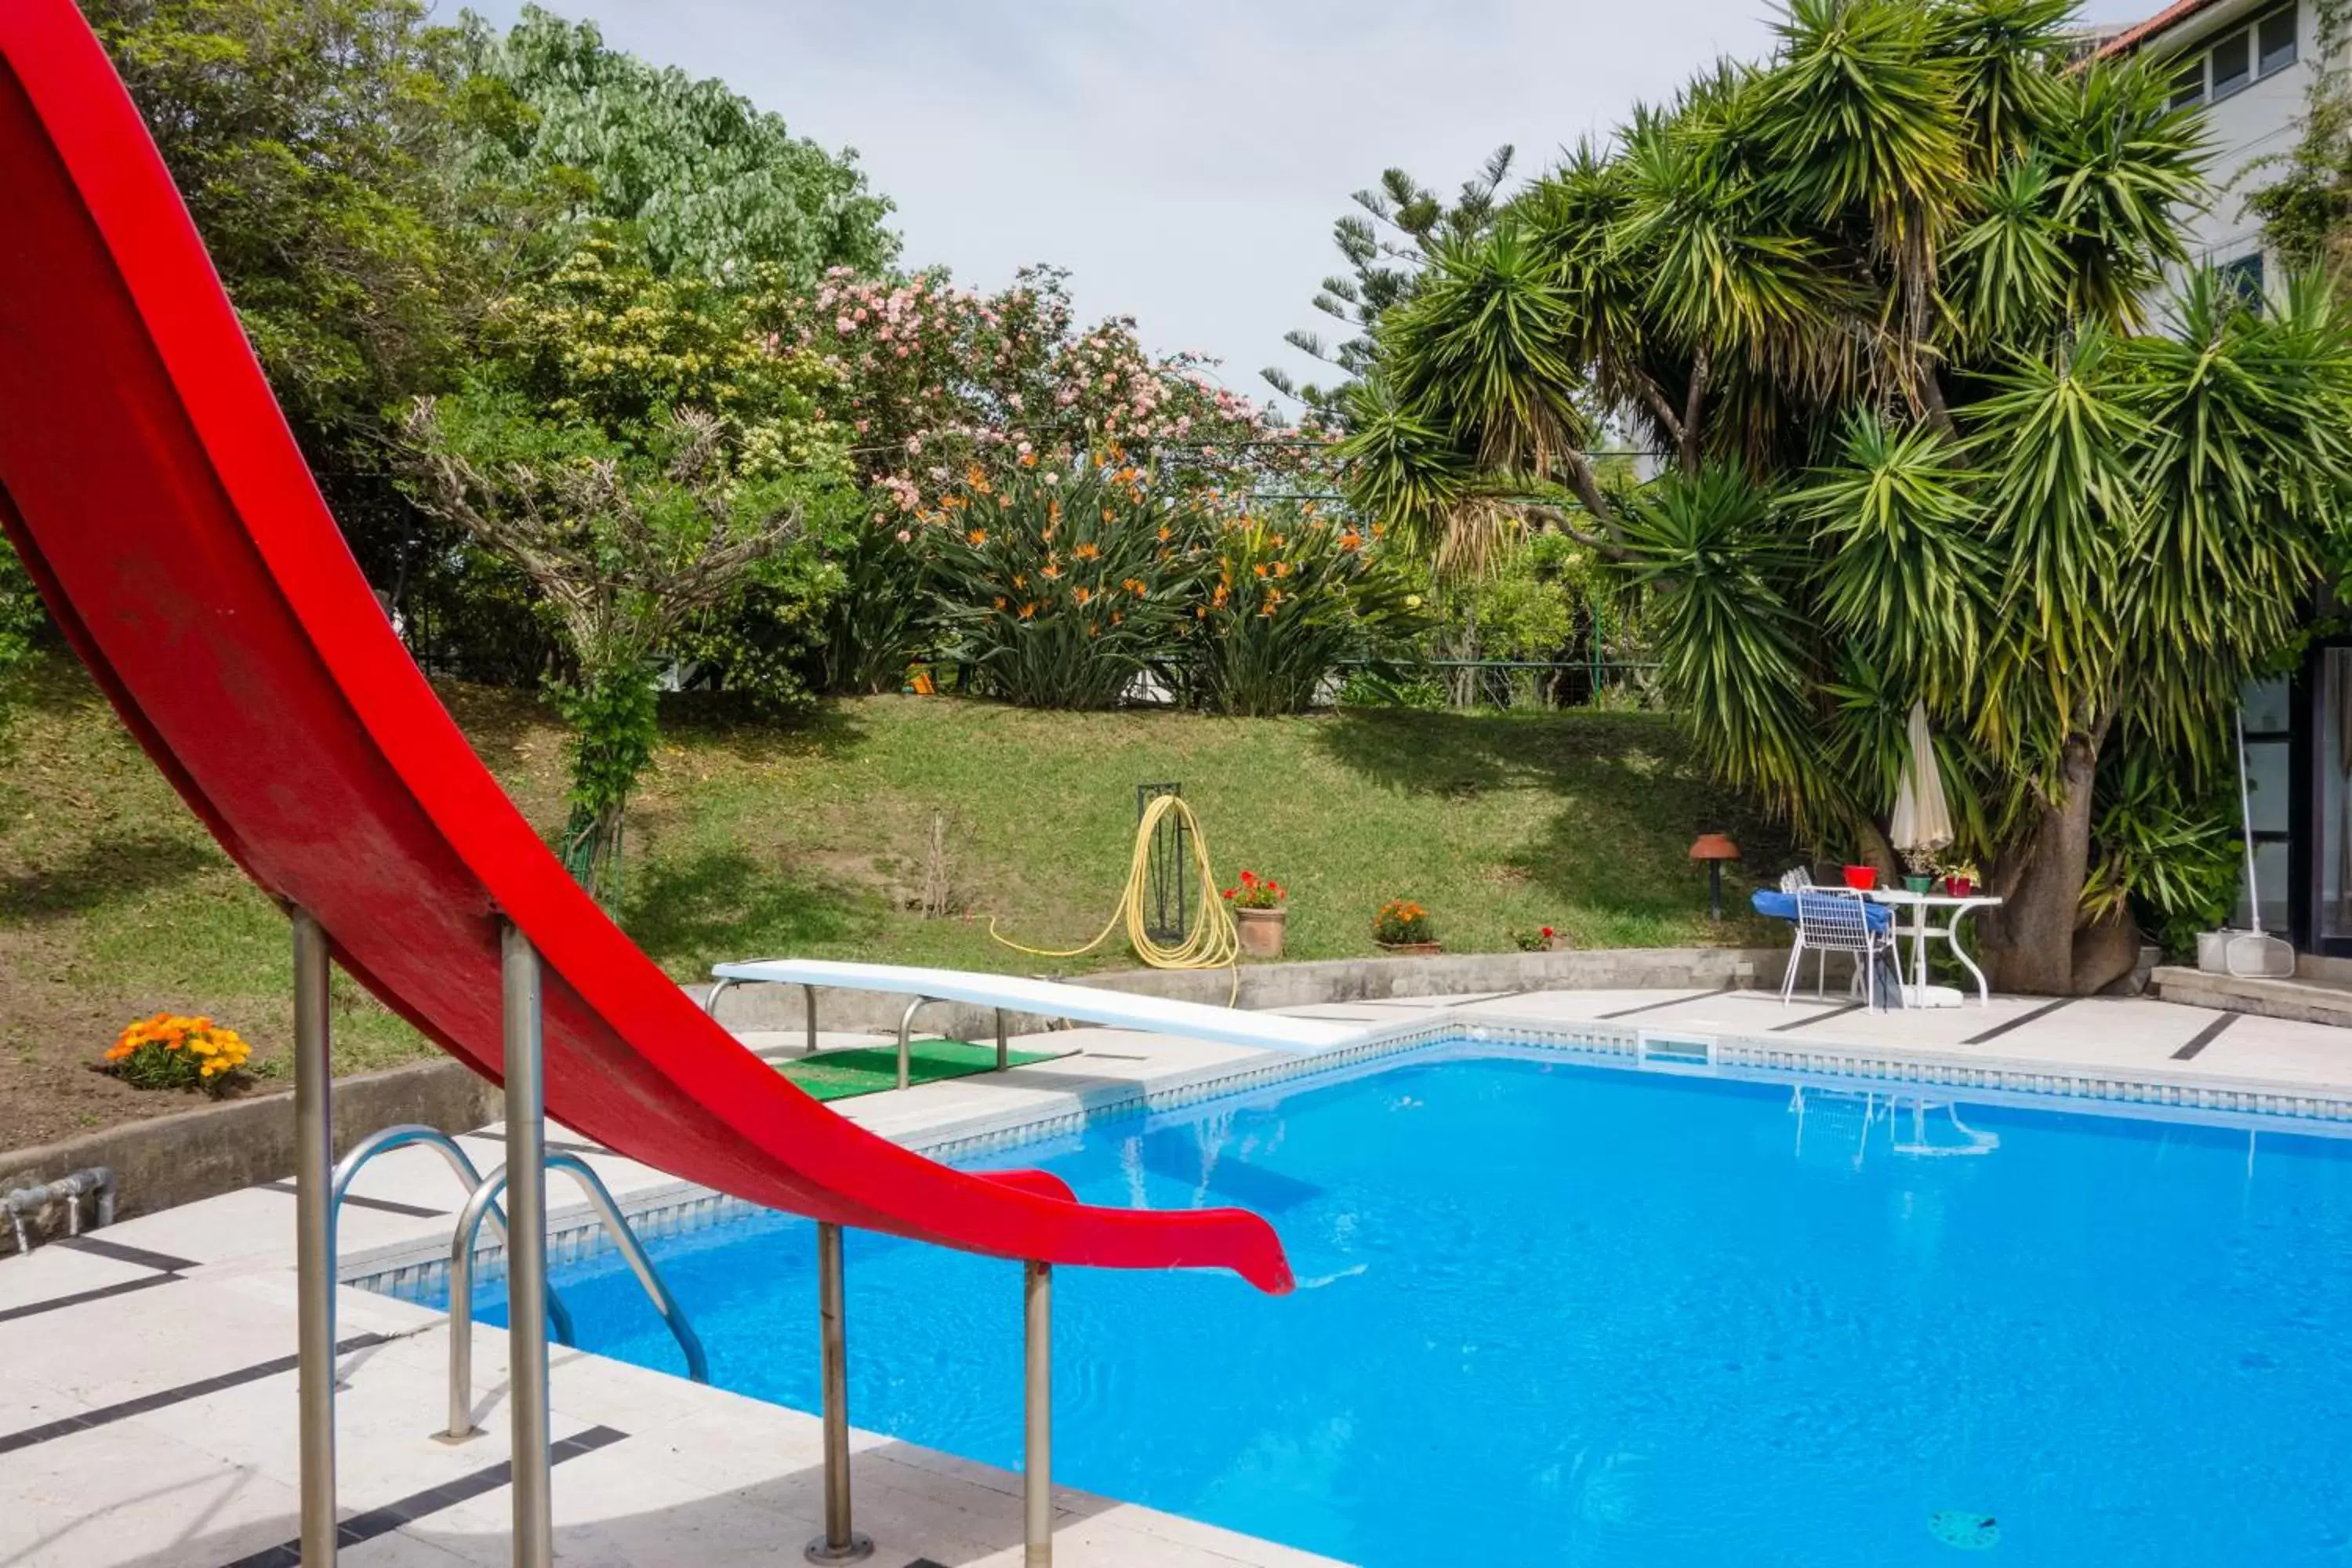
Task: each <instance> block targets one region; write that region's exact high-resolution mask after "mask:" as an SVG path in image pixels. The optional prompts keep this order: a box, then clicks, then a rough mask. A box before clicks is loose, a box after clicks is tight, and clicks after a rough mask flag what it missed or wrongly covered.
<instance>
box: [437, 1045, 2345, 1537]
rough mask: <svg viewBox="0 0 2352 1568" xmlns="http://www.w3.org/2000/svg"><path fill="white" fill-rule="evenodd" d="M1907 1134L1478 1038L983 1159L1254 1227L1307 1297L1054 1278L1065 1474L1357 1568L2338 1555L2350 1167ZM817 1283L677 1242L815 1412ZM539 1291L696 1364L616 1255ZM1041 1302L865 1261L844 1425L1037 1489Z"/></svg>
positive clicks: (878, 1245) (1186, 1281) (699, 1318)
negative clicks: (1034, 1330)
mask: <svg viewBox="0 0 2352 1568" xmlns="http://www.w3.org/2000/svg"><path fill="white" fill-rule="evenodd" d="M1887 1104H1888V1102H1887V1101H1886V1100H1885V1097H1884V1096H1881V1095H1872V1096H1869V1097H1864V1096H1862V1095H1858V1094H1856V1095H1846V1094H1839V1093H1832V1092H1828V1091H1824V1090H1822V1089H1807V1090H1805V1091H1803V1093H1802V1096H1801V1100H1800V1099H1799V1097H1797V1096H1796V1095H1794V1094H1793V1093H1792V1090H1791V1089H1790V1087H1789V1086H1788V1085H1785V1084H1781V1085H1770V1084H1763V1083H1748V1082H1735V1081H1729V1080H1725V1079H1700V1078H1685V1077H1676V1076H1671V1075H1664V1074H1658V1073H1633V1072H1629V1071H1622V1070H1613V1069H1608V1068H1596V1067H1592V1066H1589V1065H1583V1064H1580V1063H1578V1062H1576V1061H1574V1060H1572V1059H1569V1058H1563V1057H1561V1056H1559V1055H1558V1054H1538V1053H1531V1052H1530V1053H1521V1054H1513V1053H1511V1052H1509V1051H1508V1050H1507V1049H1497V1048H1494V1047H1471V1046H1457V1047H1439V1048H1437V1049H1435V1050H1433V1051H1432V1052H1429V1053H1425V1054H1422V1055H1417V1056H1414V1057H1412V1058H1402V1059H1401V1060H1400V1061H1398V1062H1397V1063H1396V1064H1395V1065H1391V1066H1388V1067H1386V1068H1384V1069H1382V1070H1378V1071H1367V1072H1361V1073H1359V1074H1356V1075H1354V1076H1351V1077H1344V1078H1337V1079H1318V1080H1315V1081H1313V1082H1311V1083H1307V1084H1303V1085H1293V1086H1289V1087H1286V1088H1283V1089H1275V1090H1270V1091H1266V1092H1264V1093H1260V1094H1255V1095H1252V1096H1247V1097H1240V1098H1236V1099H1233V1100H1222V1101H1217V1102H1213V1103H1211V1104H1207V1105H1203V1106H1200V1107H1195V1108H1193V1109H1191V1110H1186V1111H1182V1112H1179V1113H1176V1114H1172V1115H1169V1116H1164V1117H1159V1118H1154V1119H1152V1120H1150V1121H1143V1120H1130V1121H1112V1122H1109V1123H1107V1124H1105V1125H1103V1126H1101V1127H1098V1128H1097V1129H1095V1130H1093V1131H1088V1132H1087V1133H1086V1134H1085V1135H1083V1136H1082V1137H1078V1138H1074V1139H1068V1140H1064V1141H1059V1142H1052V1143H1047V1144H1042V1145H1038V1146H1036V1147H1035V1148H1034V1149H1031V1150H1024V1151H1022V1152H1019V1153H1017V1154H1015V1155H1012V1156H1002V1155H1000V1156H997V1157H995V1158H994V1159H993V1160H992V1162H991V1163H994V1164H1000V1165H1002V1164H1006V1163H1033V1164H1040V1165H1043V1166H1045V1167H1046V1168H1048V1169H1051V1170H1053V1171H1055V1172H1057V1173H1060V1174H1061V1175H1062V1176H1064V1177H1065V1178H1066V1179H1067V1180H1068V1181H1069V1182H1070V1184H1071V1185H1072V1186H1074V1187H1075V1188H1076V1190H1077V1192H1078V1194H1079V1195H1080V1196H1082V1197H1084V1198H1087V1199H1089V1200H1092V1201H1094V1202H1097V1203H1108V1204H1136V1205H1150V1206H1153V1207H1161V1208H1178V1207H1184V1206H1187V1205H1222V1204H1234V1205H1246V1206H1249V1207H1252V1208H1255V1209H1257V1210H1259V1211H1260V1212H1262V1213H1264V1214H1265V1215H1267V1216H1268V1217H1269V1218H1271V1219H1272V1220H1273V1221H1274V1223H1275V1224H1276V1226H1277V1227H1278V1228H1279V1229H1280V1230H1281V1232H1282V1235H1283V1237H1284V1239H1285V1241H1286V1244H1287V1245H1288V1247H1289V1248H1290V1251H1291V1256H1292V1259H1293V1262H1294V1264H1295V1266H1296V1268H1297V1272H1298V1275H1299V1278H1300V1280H1301V1283H1302V1289H1300V1290H1299V1291H1298V1292H1297V1294H1296V1295H1294V1296H1291V1297H1288V1298H1269V1297H1265V1296H1261V1295H1259V1294H1257V1293H1256V1292H1255V1291H1253V1290H1252V1289H1249V1288H1248V1287H1247V1286H1245V1285H1244V1284H1242V1283H1240V1282H1239V1281H1237V1280H1235V1279H1230V1278H1226V1277H1222V1276H1215V1275H1199V1274H1150V1275H1137V1274H1120V1273H1111V1272H1104V1271H1094V1270H1085V1269H1066V1270H1063V1271H1061V1272H1060V1274H1059V1275H1058V1277H1057V1279H1056V1284H1055V1352H1056V1353H1055V1377H1056V1385H1055V1450H1056V1452H1055V1459H1056V1477H1055V1479H1057V1480H1061V1481H1065V1482H1066V1483H1068V1484H1070V1485H1074V1486H1079V1487H1084V1488H1087V1489H1092V1490H1096V1491H1099V1492H1105V1493H1108V1494H1110V1495H1111V1496H1114V1497H1119V1498H1127V1499H1132V1500H1137V1501H1139V1502H1143V1503H1148V1504H1150V1505H1152V1506H1154V1507H1157V1508H1161V1509H1165V1510H1171V1511H1173V1512H1176V1513H1180V1514H1186V1515H1190V1516H1192V1517H1193V1518H1197V1519H1202V1520H1207V1521H1213V1522H1215V1523H1218V1524H1223V1525H1227V1526H1231V1527H1233V1528H1234V1529H1237V1530H1242V1531H1248V1532H1250V1533H1252V1534H1255V1535H1262V1536H1266V1537H1269V1538H1272V1539H1274V1540H1276V1541H1281V1542H1289V1543H1291V1544H1294V1545H1297V1546H1300V1547H1305V1548H1307V1549H1310V1550H1313V1551H1318V1552H1328V1553H1330V1554H1332V1555H1334V1556H1338V1557H1342V1558H1347V1559H1349V1560H1352V1561H1356V1562H1360V1563H1368V1564H1373V1565H1375V1568H1379V1565H1385V1564H1391V1563H1395V1564H1402V1563H1426V1562H1430V1561H1442V1560H1445V1559H1447V1558H1450V1557H1453V1556H1454V1555H1455V1552H1456V1549H1457V1548H1458V1547H1461V1546H1465V1545H1475V1548H1476V1550H1477V1551H1478V1552H1479V1553H1480V1554H1481V1556H1482V1558H1483V1559H1484V1560H1487V1561H1498V1562H1514V1561H1516V1562H1524V1563H1576V1564H1588V1565H1596V1568H1601V1565H1607V1568H1615V1565H1624V1568H1635V1565H1639V1568H1685V1565H1697V1564H1706V1565H1708V1568H1717V1565H1722V1564H1787V1565H1791V1568H1795V1565H1804V1568H1814V1565H1843V1564H1853V1565H1856V1568H1862V1565H1868V1568H1906V1565H1912V1564H1918V1565H1932V1564H1952V1565H1954V1568H1958V1564H1960V1563H1964V1562H1968V1561H1982V1562H1984V1563H1987V1564H1988V1565H1989V1568H1994V1565H1998V1564H2002V1563H2008V1564H2017V1565H2023V1564H2066V1565H2068V1568H2084V1565H2104V1564H2122V1563H2129V1564H2134V1565H2136V1568H2158V1565H2167V1564H2195V1565H2198V1568H2215V1565H2221V1564H2263V1565H2265V1568H2293V1565H2296V1564H2315V1565H2316V1564H2343V1563H2352V1377H2347V1365H2352V1359H2348V1358H2352V1145H2347V1144H2346V1143H2344V1142H2336V1141H2334V1140H2327V1139H2320V1138H2313V1137H2298V1136H2292V1135H2289V1134H2286V1133H2284V1132H2273V1131H2260V1132H2258V1133H2250V1132H2249V1131H2246V1130H2245V1129H2243V1128H2242V1127H2240V1128H2224V1127H2214V1126H2194V1125H2188V1124H2184V1123H2180V1122H2162V1121H2132V1120H2124V1119H2120V1118H2111V1117H2103V1116H2092V1115H2084V1114H2078V1113H2072V1112H2063V1111H2051V1110H2028V1109H2019V1108H2011V1107H2003V1106H1992V1105H1983V1106H1963V1107H1961V1108H1959V1110H1958V1112H1957V1115H1955V1113H1954V1111H1953V1110H1951V1109H1950V1108H1949V1107H1948V1106H1946V1107H1938V1108H1932V1109H1929V1110H1926V1111H1924V1112H1923V1113H1920V1114H1918V1115H1917V1116H1916V1117H1915V1115H1914V1110H1913V1104H1912V1102H1911V1101H1910V1100H1908V1099H1907V1098H1906V1100H1904V1101H1902V1102H1901V1103H1900V1104H1899V1105H1898V1106H1897V1108H1896V1110H1895V1114H1893V1115H1892V1116H1889V1115H1888V1114H1887ZM656 1257H657V1258H658V1260H659V1262H660V1264H661V1267H662V1268H663V1269H664V1270H665V1271H666V1273H667V1276H668V1278H669V1279H670V1281H671V1282H672V1284H673V1286H674V1287H675V1289H677V1292H678V1294H679V1295H680V1296H681V1298H682V1299H683V1300H684V1301H685V1303H686V1305H687V1308H688V1310H689V1311H690V1312H691V1313H692V1315H693V1318H694V1321H695V1322H696V1323H697V1325H698V1327H699V1328H700V1330H701V1332H702V1336H703V1338H704V1340H705V1342H707V1344H708V1345H709V1352H710V1358H711V1363H712V1368H713V1373H714V1377H715V1380H716V1381H717V1382H719V1383H720V1384H724V1385H726V1386H728V1387H730V1388H734V1389H737V1390H740V1391H741V1392H743V1393H747V1394H755V1395H757V1396H760V1397H761V1398H766V1399H772V1400H776V1401H779V1402H782V1403H783V1404H786V1405H794V1406H798V1407H800V1408H803V1409H814V1408H815V1406H816V1396H817V1387H816V1373H817V1363H816V1332H817V1323H816V1312H815V1283H814V1239H813V1236H812V1234H811V1230H810V1227H809V1226H807V1225H806V1224H804V1223H801V1222H796V1221H786V1220H782V1219H772V1218H760V1219H755V1220H750V1221H745V1222H742V1223H739V1224H731V1225H728V1226H721V1227H719V1228H717V1229H713V1230H710V1231H706V1232H703V1233H700V1234H698V1235H694V1236H689V1237H677V1238H672V1239H668V1240H666V1241H663V1242H661V1243H658V1244H657V1245H656ZM558 1283H559V1285H560V1286H561V1287H562V1289H563V1291H564V1293H565V1295H566V1297H567V1299H568V1300H569V1301H570V1302H571V1304H572V1310H573V1312H574V1313H575V1314H576V1315H577V1317H578V1320H579V1323H580V1327H581V1331H582V1335H583V1342H585V1343H586V1344H588V1345H589V1346H590V1348H593V1349H596V1350H600V1351H603V1352H605V1353H607V1354H611V1355H615V1356H619V1357H622V1358H624V1359H626V1360H629V1361H634V1362H639V1363H644V1364H646V1365H650V1366H656V1367H666V1368H671V1369H676V1368H677V1367H679V1366H680V1364H681V1363H680V1360H679V1357H678V1355H677V1351H676V1349H675V1348H674V1347H673V1346H672V1344H671V1343H670V1342H669V1340H668V1339H667V1336H666V1335H665V1334H664V1333H663V1332H662V1331H661V1330H660V1329H659V1327H658V1326H657V1325H656V1322H655V1321H654V1319H653V1316H652V1313H651V1311H650V1310H649V1309H648V1308H647V1307H646V1303H645V1300H644V1299H643V1297H642V1296H641V1295H640V1294H639V1293H638V1291H637V1288H636V1285H635V1281H634V1280H633V1279H631V1278H630V1276H629V1275H628V1273H627V1271H626V1270H625V1268H623V1267H622V1266H621V1265H620V1264H619V1263H618V1262H617V1261H615V1260H613V1259H611V1258H604V1259H600V1260H596V1261H594V1262H592V1263H590V1264H587V1265H583V1266H579V1267H574V1268H567V1269H563V1270H561V1271H559V1274H558ZM1020 1303H1021V1288H1020V1272H1019V1268H1018V1266H1017V1265H1014V1264H1011V1263H1004V1262H999V1261H994V1260H986V1259H979V1258H969V1257H965V1256H962V1255H960V1254H955V1253H950V1252H945V1251H941V1250H939V1249H936V1248H932V1247H921V1246H917V1245H914V1244H911V1243H905V1242H898V1241H893V1240H888V1239H885V1238H881V1237H872V1236H866V1235H856V1234H853V1236H852V1237H850V1240H849V1244H848V1311H849V1318H848V1322H849V1343H850V1354H851V1373H850V1381H851V1414H852V1417H853V1419H854V1420H855V1421H856V1423H857V1424H858V1425H860V1426H867V1427H872V1428H877V1429H879V1430H881V1431H884V1432H887V1433H890V1434H893V1435H895V1436H901V1437H905V1438H908V1439H911V1440H913V1441H916V1442H919V1443H922V1444H926V1445H929V1446H932V1447H940V1448H944V1449H948V1450H950V1451H951V1452H954V1453H958V1454H962V1455H966V1456H969V1457H971V1458H976V1459H982V1460H986V1461H989V1462H992V1463H994V1464H999V1465H1003V1466H1006V1467H1017V1466H1018V1465H1019V1463H1020V1459H1021V1444H1020V1416H1021V1367H1020V1347H1021V1317H1020ZM483 1308H484V1316H485V1317H486V1318H488V1319H489V1320H490V1321H499V1315H500V1310H501V1309H502V1302H501V1301H499V1300H498V1299H497V1294H496V1293H494V1292H488V1291H486V1292H485V1295H484V1300H483Z"/></svg>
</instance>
